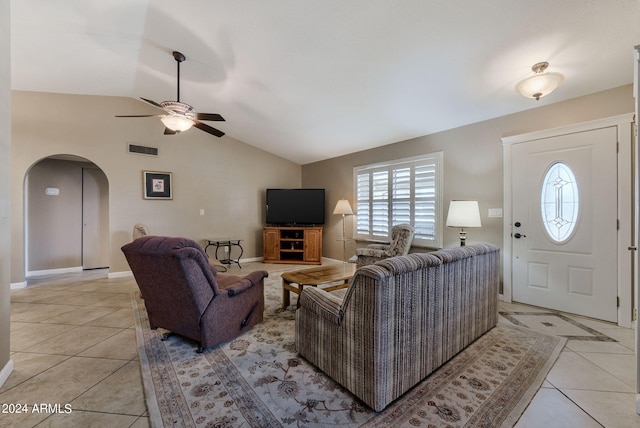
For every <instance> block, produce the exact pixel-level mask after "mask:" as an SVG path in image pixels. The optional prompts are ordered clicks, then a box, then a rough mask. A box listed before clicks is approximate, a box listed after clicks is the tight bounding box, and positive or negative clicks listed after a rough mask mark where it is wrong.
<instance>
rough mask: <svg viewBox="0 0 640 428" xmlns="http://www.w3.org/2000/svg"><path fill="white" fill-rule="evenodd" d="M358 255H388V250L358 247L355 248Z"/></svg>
mask: <svg viewBox="0 0 640 428" xmlns="http://www.w3.org/2000/svg"><path fill="white" fill-rule="evenodd" d="M356 255H358V256H371V257H388V256H389V255H390V254H389V251H388V250H386V249H381V248H369V247H366V248H358V249H357V250H356Z"/></svg>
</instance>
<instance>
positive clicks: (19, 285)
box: [10, 281, 27, 290]
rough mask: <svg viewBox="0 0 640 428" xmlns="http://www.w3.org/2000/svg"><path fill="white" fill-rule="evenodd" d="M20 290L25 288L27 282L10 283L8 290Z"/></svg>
mask: <svg viewBox="0 0 640 428" xmlns="http://www.w3.org/2000/svg"><path fill="white" fill-rule="evenodd" d="M20 288H27V281H22V282H12V283H11V284H10V289H11V290H18V289H20Z"/></svg>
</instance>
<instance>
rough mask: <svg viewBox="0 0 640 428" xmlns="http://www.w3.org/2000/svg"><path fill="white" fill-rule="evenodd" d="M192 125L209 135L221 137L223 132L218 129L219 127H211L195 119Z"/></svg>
mask: <svg viewBox="0 0 640 428" xmlns="http://www.w3.org/2000/svg"><path fill="white" fill-rule="evenodd" d="M193 126H195V127H196V128H198V129H200V130H202V131H204V132H208V133H209V134H211V135H215V136H216V137H222V136H223V135H224V132H222V131H220V130H219V129H216V128H212V127H211V126H209V125H206V124H204V123H202V122H199V121H197V120H195V121H194V124H193Z"/></svg>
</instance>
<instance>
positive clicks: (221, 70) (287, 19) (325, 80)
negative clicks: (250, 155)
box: [11, 0, 640, 164]
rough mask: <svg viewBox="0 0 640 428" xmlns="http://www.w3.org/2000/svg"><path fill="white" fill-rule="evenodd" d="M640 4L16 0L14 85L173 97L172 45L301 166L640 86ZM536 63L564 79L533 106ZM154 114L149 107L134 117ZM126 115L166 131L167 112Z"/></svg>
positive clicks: (231, 113)
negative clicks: (638, 55) (637, 81)
mask: <svg viewBox="0 0 640 428" xmlns="http://www.w3.org/2000/svg"><path fill="white" fill-rule="evenodd" d="M639 8H640V5H639V2H638V0H612V1H604V0H562V1H557V0H537V1H530V0H486V1H468V0H396V1H393V0H322V1H309V0H260V1H253V0H234V1H228V0H226V1H224V0H207V1H204V0H180V1H176V0H56V1H51V0H12V1H11V25H12V30H11V37H12V40H11V43H12V54H11V64H12V87H13V89H15V90H25V91H42V92H55V93H66V94H89V95H108V96H126V97H136V98H138V97H145V98H149V99H152V100H155V101H158V102H160V101H164V100H175V99H176V63H175V60H174V58H173V56H172V55H171V52H172V51H174V50H178V51H180V52H182V53H183V54H184V55H185V56H186V57H187V59H186V61H185V62H183V63H182V65H181V70H180V71H181V93H180V96H181V101H183V102H186V103H188V104H190V105H192V106H194V107H195V108H196V109H197V110H198V111H201V112H212V113H220V114H222V115H223V116H224V117H225V119H226V122H220V123H215V126H216V127H217V128H219V129H221V130H223V131H224V132H226V133H227V135H229V136H231V137H233V138H236V139H238V140H241V141H243V142H246V143H247V144H250V145H253V146H255V147H258V148H260V149H263V150H266V151H269V152H272V153H274V154H277V155H279V156H282V157H284V158H287V159H290V160H292V161H295V162H298V163H300V164H306V163H310V162H314V161H318V160H322V159H326V158H330V157H334V156H339V155H342V154H346V153H351V152H355V151H358V150H362V149H366V148H370V147H375V146H380V145H385V144H389V143H392V142H396V141H402V140H405V139H408V138H412V137H417V136H421V135H427V134H431V133H434V132H438V131H443V130H446V129H451V128H455V127H458V126H462V125H466V124H470V123H474V122H479V121H482V120H486V119H490V118H494V117H498V116H503V115H506V114H510V113H514V112H518V111H522V110H527V109H531V108H535V107H539V106H543V105H546V104H549V103H556V102H559V101H563V100H566V99H570V98H575V97H578V96H582V95H587V94H591V93H595V92H599V91H603V90H606V89H610V88H614V87H618V86H622V85H625V84H629V83H632V82H633V47H634V45H637V44H640V29H639V22H640V21H639V18H640V12H639ZM539 61H548V62H549V63H550V67H549V70H548V71H556V72H560V73H562V74H564V75H565V78H566V81H565V83H564V85H562V86H561V87H560V88H558V89H557V90H556V91H555V92H553V93H552V94H551V95H549V96H547V97H543V98H541V99H540V101H535V100H532V99H527V98H524V97H522V96H521V95H519V94H518V93H517V92H516V91H515V90H514V87H515V85H516V83H517V82H518V81H520V80H521V79H523V78H525V77H528V76H530V75H531V74H532V71H531V66H532V65H533V64H534V63H536V62H539ZM149 108H151V109H153V107H149V106H148V105H146V104H145V103H143V102H142V101H141V103H140V111H142V112H148V111H149ZM69 113H70V114H73V112H69ZM135 113H137V112H133V111H132V112H114V114H135ZM122 120H139V121H140V122H139V124H140V126H149V127H157V129H158V136H159V137H158V138H171V137H170V136H163V135H162V129H163V127H162V125H161V124H160V122H159V121H157V120H151V119H122ZM188 132H200V131H197V130H192V131H188ZM211 138H216V137H213V136H212V137H211ZM224 138H225V137H223V139H224ZM230 143H231V142H230Z"/></svg>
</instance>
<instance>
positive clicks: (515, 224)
mask: <svg viewBox="0 0 640 428" xmlns="http://www.w3.org/2000/svg"><path fill="white" fill-rule="evenodd" d="M513 225H514V226H515V227H520V226H522V223H520V222H519V221H516V222H515V223H513Z"/></svg>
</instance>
